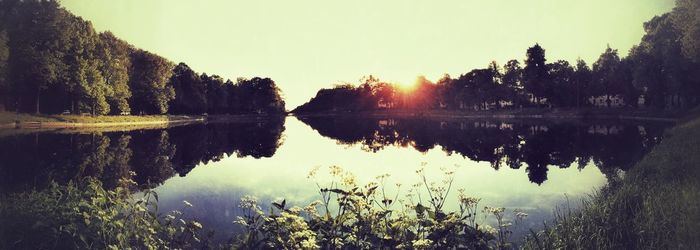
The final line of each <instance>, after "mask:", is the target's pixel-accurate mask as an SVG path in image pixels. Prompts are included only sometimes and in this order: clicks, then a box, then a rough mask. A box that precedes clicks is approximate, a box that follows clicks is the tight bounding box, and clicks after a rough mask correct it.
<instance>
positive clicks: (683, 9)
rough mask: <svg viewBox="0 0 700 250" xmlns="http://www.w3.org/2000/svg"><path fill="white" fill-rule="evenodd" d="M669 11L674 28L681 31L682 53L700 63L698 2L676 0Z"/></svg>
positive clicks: (699, 9) (699, 12) (699, 3)
mask: <svg viewBox="0 0 700 250" xmlns="http://www.w3.org/2000/svg"><path fill="white" fill-rule="evenodd" d="M671 13H672V18H673V22H674V24H675V26H676V28H678V29H679V30H680V31H681V39H680V41H681V45H682V46H683V54H684V55H685V56H686V57H687V58H689V59H691V60H693V61H694V62H696V63H700V2H698V1H697V0H676V7H675V8H674V9H673V11H672V12H671Z"/></svg>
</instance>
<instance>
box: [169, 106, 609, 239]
mask: <svg viewBox="0 0 700 250" xmlns="http://www.w3.org/2000/svg"><path fill="white" fill-rule="evenodd" d="M285 126H286V130H285V132H284V143H283V144H282V146H281V147H280V148H279V149H278V150H277V152H276V153H275V155H274V156H273V157H271V158H262V159H254V158H252V157H245V158H236V157H235V156H232V157H227V158H224V159H222V160H221V161H219V162H212V163H209V164H208V165H206V166H204V165H200V166H198V167H196V168H195V169H193V170H192V171H191V172H190V173H189V174H187V176H186V177H174V178H171V179H169V180H168V181H166V182H165V183H164V184H163V185H162V186H160V187H158V188H157V190H156V191H157V192H158V193H159V195H160V199H161V209H163V210H166V211H167V210H172V209H180V208H181V207H182V205H181V204H182V200H188V201H189V202H191V203H192V204H194V206H195V207H194V208H191V210H192V211H190V213H191V214H193V216H195V217H197V218H199V219H201V220H202V222H203V223H204V224H205V226H206V224H207V222H208V223H209V224H214V225H216V226H214V227H216V228H222V227H224V228H227V227H229V226H230V224H231V221H233V219H234V218H235V216H234V214H236V213H237V211H238V209H237V208H236V202H237V200H238V199H239V198H240V197H241V196H242V195H246V194H250V195H255V196H257V197H259V198H260V199H261V200H263V201H264V202H265V203H268V202H269V201H270V200H278V199H279V200H281V199H283V198H284V199H286V200H287V201H288V202H289V203H291V204H297V205H304V204H306V203H308V202H310V201H313V200H316V199H319V194H318V188H317V187H316V185H315V184H314V180H310V179H308V178H307V175H308V173H309V171H310V170H311V169H312V168H313V167H314V166H322V168H321V169H320V170H319V173H320V174H319V176H317V178H316V181H317V182H319V184H321V185H322V186H323V185H324V183H329V182H328V181H327V180H324V178H323V174H325V173H327V167H328V166H332V165H337V166H341V167H342V168H343V169H345V170H347V171H350V172H352V173H353V174H355V176H356V177H357V181H358V183H359V184H361V185H364V184H366V183H367V182H370V181H373V180H374V178H375V177H376V176H379V175H382V174H390V175H391V176H390V178H389V179H388V180H387V182H386V183H387V186H388V187H391V188H392V189H395V186H394V184H395V183H402V184H403V187H402V189H406V188H408V187H409V186H411V184H414V183H417V182H418V181H420V179H419V178H418V176H417V175H416V173H415V170H417V169H418V168H420V165H421V162H426V163H427V166H426V168H425V171H426V175H427V176H428V178H429V181H430V180H433V181H435V182H437V183H439V182H440V180H441V179H442V176H441V170H440V168H441V167H448V168H454V169H455V176H454V180H455V181H454V184H453V189H452V190H453V192H452V193H450V197H448V203H447V204H446V208H447V209H448V210H454V209H456V208H457V204H456V200H457V198H456V193H457V192H456V190H457V189H458V188H464V189H465V190H466V193H467V194H469V195H471V196H475V197H480V198H482V201H481V203H480V206H484V205H486V206H503V207H507V208H509V209H513V208H521V209H524V210H526V211H527V212H528V213H530V214H531V216H529V221H528V223H527V224H531V225H535V224H538V223H540V222H541V221H542V220H543V219H546V216H547V215H549V214H551V211H552V209H553V208H554V207H555V206H556V205H557V204H561V203H562V202H564V201H565V195H566V196H568V197H569V198H570V199H576V198H578V197H581V196H583V195H585V194H587V193H591V191H593V190H595V189H596V188H598V187H600V186H601V185H603V184H604V183H605V181H606V180H605V177H604V176H603V175H602V173H601V172H600V171H599V170H598V168H596V167H595V166H592V165H591V166H587V167H586V168H584V169H583V170H581V171H579V170H578V169H577V168H576V166H572V167H569V168H566V169H559V168H557V167H550V168H549V171H548V172H547V176H548V179H547V181H545V182H544V183H543V184H542V185H539V186H538V185H537V184H535V183H531V182H530V181H529V179H528V176H527V173H526V172H525V167H524V166H523V167H521V168H520V169H510V168H501V169H500V170H494V169H493V168H491V167H490V164H489V163H488V162H482V163H477V162H473V161H471V160H469V159H466V158H463V157H462V156H460V155H458V154H453V155H451V156H448V155H447V154H446V153H445V152H443V151H442V150H441V149H440V146H437V147H436V148H434V149H432V150H430V151H428V152H426V153H420V152H418V151H416V150H414V149H412V148H401V147H393V146H392V147H386V148H384V149H383V150H380V151H378V152H377V153H369V152H366V151H363V150H362V149H361V146H360V145H352V146H348V145H339V144H337V143H336V142H335V140H333V139H330V138H325V137H322V136H320V135H319V134H318V133H317V132H316V131H314V130H313V129H311V128H310V127H309V126H307V125H305V124H303V123H302V122H300V121H298V120H297V119H296V118H291V117H290V118H288V119H287V121H286V123H285ZM455 166H457V167H455ZM188 209H189V208H188ZM540 224H541V223H540ZM523 229H524V228H523Z"/></svg>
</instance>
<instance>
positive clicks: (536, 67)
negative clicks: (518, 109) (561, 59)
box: [523, 44, 549, 103]
mask: <svg viewBox="0 0 700 250" xmlns="http://www.w3.org/2000/svg"><path fill="white" fill-rule="evenodd" d="M546 62H547V59H545V51H544V49H543V48H542V47H541V46H540V45H539V44H535V46H532V47H530V48H528V49H527V58H526V59H525V68H524V69H523V85H524V86H525V89H526V90H527V91H528V92H530V93H531V94H532V95H533V101H534V102H535V103H539V101H540V98H541V97H544V96H547V91H548V85H549V75H548V74H547V65H546Z"/></svg>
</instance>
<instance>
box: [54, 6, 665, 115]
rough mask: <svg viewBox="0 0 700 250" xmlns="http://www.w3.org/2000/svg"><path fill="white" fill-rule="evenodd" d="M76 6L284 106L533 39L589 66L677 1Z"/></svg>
mask: <svg viewBox="0 0 700 250" xmlns="http://www.w3.org/2000/svg"><path fill="white" fill-rule="evenodd" d="M62 5H63V6H65V7H66V8H67V9H68V10H70V11H71V12H72V13H74V14H76V15H78V16H82V17H83V18H85V19H87V20H90V21H92V23H93V25H94V26H95V28H96V29H97V30H98V31H105V30H110V31H112V32H113V33H114V34H115V35H116V36H117V37H120V38H122V39H124V40H126V41H128V42H129V43H131V44H133V45H135V46H137V47H139V48H142V49H145V50H148V51H151V52H154V53H157V54H159V55H161V56H164V57H165V58H168V59H169V60H171V61H173V62H174V63H178V62H185V63H187V64H188V65H189V66H190V67H192V68H193V69H194V70H195V71H197V72H199V73H202V72H206V73H207V74H210V75H211V74H217V75H220V76H222V77H224V78H230V79H232V80H235V79H236V78H237V77H241V76H242V77H253V76H261V77H270V78H272V79H273V80H275V82H276V83H277V84H278V85H279V86H280V88H281V89H282V91H283V92H284V96H285V99H286V101H287V109H289V110H291V109H293V108H294V107H296V106H298V105H300V104H302V103H304V102H306V101H308V100H309V99H310V98H311V97H313V96H314V95H315V94H316V91H318V90H319V89H320V88H327V87H331V86H333V85H334V84H336V83H339V82H352V83H357V82H358V80H359V79H360V78H361V77H362V76H364V75H369V74H372V75H375V76H377V77H379V78H380V79H382V80H387V81H394V82H411V81H413V79H415V77H416V76H418V75H425V76H426V77H428V79H431V80H436V79H438V78H439V77H440V76H442V74H444V73H449V74H450V75H452V76H453V77H455V76H458V75H460V74H463V73H466V72H468V71H469V70H471V69H474V68H483V67H486V66H487V65H488V63H489V62H490V61H493V60H496V61H497V62H498V63H499V64H501V65H503V64H504V63H505V62H506V61H507V60H509V59H518V60H520V61H521V62H522V60H523V59H524V58H525V50H526V49H527V48H528V47H529V46H532V45H533V44H535V43H536V42H539V43H540V45H542V46H543V47H544V48H545V50H546V53H547V59H548V61H554V60H559V59H564V60H568V61H570V62H573V61H574V60H576V58H579V57H580V58H582V59H584V60H586V61H587V62H588V63H589V65H590V64H591V63H592V62H593V61H594V60H595V59H596V58H597V57H598V56H599V55H600V53H602V52H603V50H604V49H605V47H606V46H607V45H608V44H610V46H611V47H613V48H617V49H619V50H620V52H621V54H622V55H626V54H627V51H628V50H629V49H630V48H631V47H632V45H634V44H637V43H639V41H640V38H641V37H642V35H643V33H644V31H643V28H642V23H643V22H645V21H647V20H649V19H651V17H653V16H654V15H659V14H662V13H665V12H668V11H670V10H671V8H672V7H673V5H674V0H585V1H584V0H517V1H516V0H488V1H487V0H479V1H477V0H454V1H439V0H438V1H409V0H393V1H377V0H352V1H348V0H346V1H335V0H295V1H269V0H260V1H228V0H216V1H195V0H158V1H156V0H146V1H144V0H120V1H109V0H89V1H88V0H63V1H62Z"/></svg>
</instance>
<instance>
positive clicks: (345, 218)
mask: <svg viewBox="0 0 700 250" xmlns="http://www.w3.org/2000/svg"><path fill="white" fill-rule="evenodd" d="M317 170H318V169H314V170H313V171H312V172H311V173H310V174H309V177H310V178H313V177H314V176H315V175H316V172H317ZM329 170H330V171H329V172H330V175H331V176H332V177H333V178H332V179H333V180H332V181H331V182H330V183H329V184H327V185H323V186H322V185H320V184H318V182H317V186H318V190H319V195H320V197H321V200H319V201H316V202H313V203H311V204H309V205H308V206H306V207H304V208H300V207H296V206H292V207H288V206H287V204H286V201H285V200H283V201H281V202H274V203H273V204H272V205H273V206H272V207H271V211H270V212H269V213H265V212H263V211H262V209H261V207H260V206H259V205H258V204H257V200H256V199H255V198H254V197H251V196H246V197H244V198H243V199H241V203H240V207H241V208H243V209H244V210H245V214H244V215H243V216H240V217H238V219H237V220H236V223H238V224H240V225H242V226H243V227H244V228H245V230H244V233H243V234H241V235H240V236H239V238H238V239H237V241H236V244H235V247H239V248H246V249H251V248H253V249H260V248H274V249H277V248H283V249H374V248H384V249H439V248H464V249H489V248H507V247H510V245H509V244H507V242H506V240H507V235H506V231H507V228H508V227H509V225H507V224H505V222H504V221H505V220H504V218H503V214H502V212H503V211H504V209H503V208H500V210H499V211H500V214H498V216H500V217H499V218H497V219H498V221H499V230H490V229H493V228H491V227H482V226H480V225H479V224H478V223H476V217H477V211H478V203H479V201H480V199H477V198H473V197H468V196H466V195H465V194H464V190H460V191H459V206H460V209H459V211H456V212H447V211H444V210H443V206H444V204H445V201H446V198H447V196H448V194H449V193H450V190H451V187H452V182H453V175H454V172H452V171H447V170H443V171H444V179H443V180H442V182H441V183H442V185H440V184H436V183H433V182H429V181H428V179H427V178H426V176H425V174H424V172H423V170H419V171H417V174H418V175H419V177H420V179H421V182H420V183H418V184H415V185H413V186H411V188H410V189H409V191H408V192H407V194H406V195H404V197H402V198H401V199H399V198H398V197H399V191H400V189H401V185H396V191H395V193H394V194H390V193H388V190H387V188H386V185H385V181H386V179H387V178H388V177H389V176H388V175H382V176H378V177H377V178H376V180H375V181H373V182H370V183H368V184H366V185H363V186H360V185H358V184H357V183H356V180H355V177H354V175H352V174H351V173H349V172H346V171H344V170H343V169H341V168H340V167H337V166H333V167H330V169H329ZM421 191H424V192H421ZM425 194H427V197H424V196H425ZM520 213H521V215H524V213H522V212H520ZM501 223H503V224H501Z"/></svg>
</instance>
